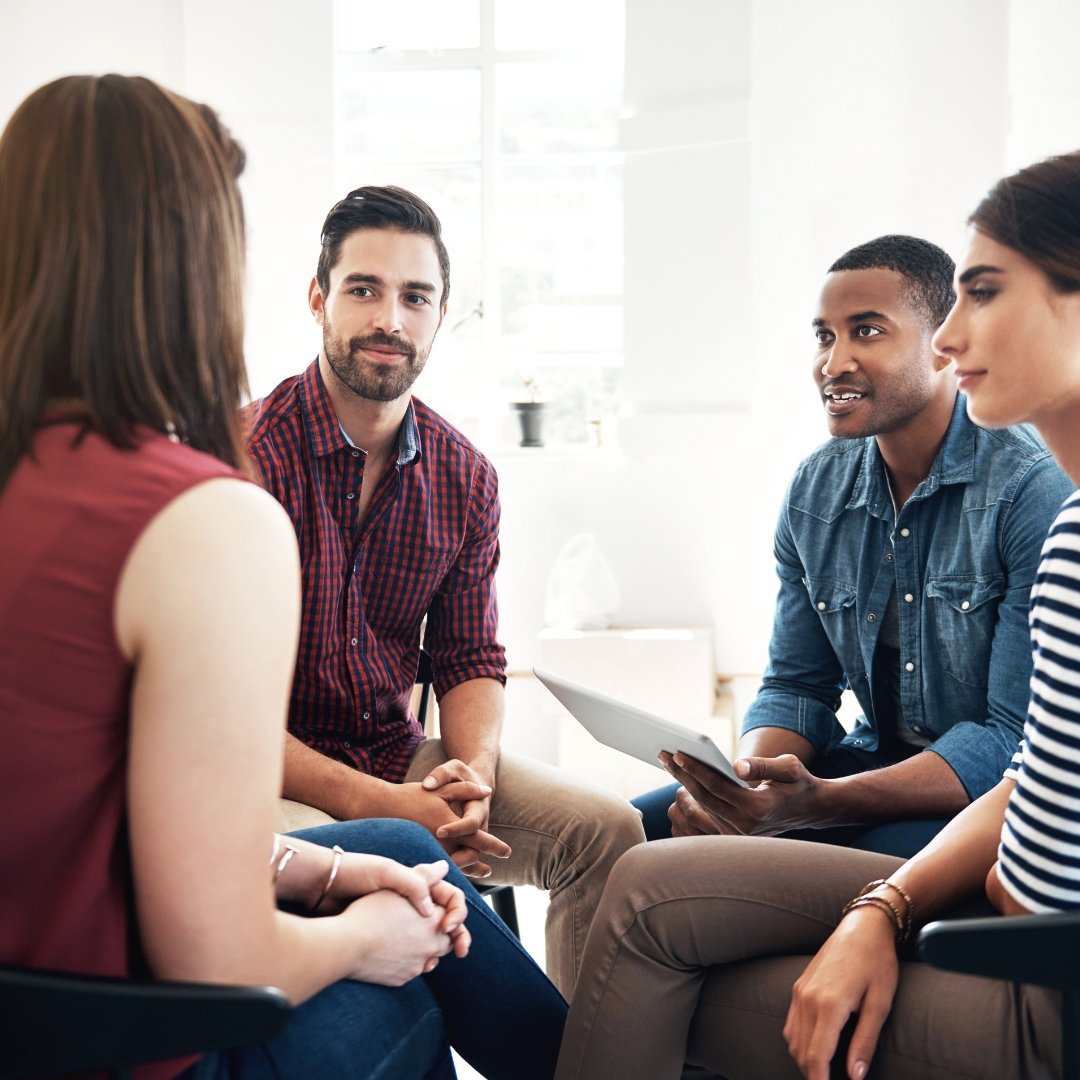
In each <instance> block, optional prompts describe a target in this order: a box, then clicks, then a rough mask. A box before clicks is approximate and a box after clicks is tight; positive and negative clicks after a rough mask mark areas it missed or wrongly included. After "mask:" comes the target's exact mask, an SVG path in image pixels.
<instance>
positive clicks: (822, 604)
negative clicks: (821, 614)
mask: <svg viewBox="0 0 1080 1080" xmlns="http://www.w3.org/2000/svg"><path fill="white" fill-rule="evenodd" d="M817 609H818V611H824V610H825V601H824V600H819V601H818V603H817Z"/></svg>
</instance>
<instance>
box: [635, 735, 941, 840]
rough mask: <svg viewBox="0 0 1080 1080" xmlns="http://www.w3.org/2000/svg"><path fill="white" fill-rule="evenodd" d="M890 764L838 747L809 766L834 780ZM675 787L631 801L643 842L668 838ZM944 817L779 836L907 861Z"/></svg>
mask: <svg viewBox="0 0 1080 1080" xmlns="http://www.w3.org/2000/svg"><path fill="white" fill-rule="evenodd" d="M890 764H892V761H890V760H884V759H880V755H872V754H868V753H866V752H862V751H858V750H852V749H849V748H847V747H840V748H838V749H836V750H834V751H833V752H832V753H831V754H826V755H825V757H823V758H820V759H818V760H817V761H813V762H811V763H810V765H809V769H810V771H811V772H812V773H813V774H814V775H815V776H820V777H824V778H828V779H835V778H836V777H839V776H852V775H854V774H855V773H860V772H865V771H867V770H868V769H872V768H880V767H881V766H883V765H890ZM679 787H680V785H679V784H667V785H666V786H665V787H662V788H657V789H656V790H655V791H649V792H646V793H645V794H644V795H639V796H638V797H637V798H636V799H633V800H632V802H633V804H634V806H636V807H637V808H638V809H639V810H640V811H641V819H642V824H643V825H644V826H645V839H646V840H667V839H670V837H671V822H670V821H669V820H668V816H667V812H668V807H669V806H670V805H671V804H672V803H673V802H674V801H675V792H676V791H678V790H679ZM948 820H949V819H948V818H911V819H908V820H906V821H887V822H883V823H882V824H880V825H835V826H833V827H831V828H828V829H792V831H791V832H786V833H783V834H782V835H783V836H785V837H787V838H788V839H790V840H813V841H815V842H816V843H819V844H837V845H839V846H842V847H849V848H857V849H858V850H859V851H877V852H880V853H881V854H882V855H895V856H897V857H898V858H901V859H910V858H911V856H912V855H914V854H915V853H916V852H918V851H921V850H922V849H923V848H924V847H926V845H927V844H929V843H930V841H931V840H933V838H934V837H935V836H937V834H938V833H939V832H940V831H941V830H942V829H943V828H944V827H945V825H946V824H947V822H948Z"/></svg>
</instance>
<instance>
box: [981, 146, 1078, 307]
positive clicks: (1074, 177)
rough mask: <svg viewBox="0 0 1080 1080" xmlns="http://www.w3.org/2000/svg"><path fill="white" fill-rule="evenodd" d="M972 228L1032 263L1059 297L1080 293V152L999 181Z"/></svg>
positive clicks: (982, 203)
mask: <svg viewBox="0 0 1080 1080" xmlns="http://www.w3.org/2000/svg"><path fill="white" fill-rule="evenodd" d="M968 223H969V224H971V225H974V226H975V228H976V229H978V230H979V232H982V233H986V235H987V236H989V237H991V239H993V240H996V241H997V242H998V243H999V244H1004V245H1005V246H1006V247H1009V248H1012V249H1013V250H1014V251H1017V252H1019V253H1020V254H1021V255H1023V256H1024V258H1025V259H1029V260H1030V261H1031V262H1033V263H1034V264H1035V265H1036V266H1038V267H1039V269H1040V270H1042V272H1043V273H1044V274H1046V276H1047V278H1048V279H1049V281H1050V283H1051V285H1053V287H1054V288H1055V289H1057V290H1058V292H1064V293H1068V292H1077V291H1080V151H1074V152H1073V153H1071V154H1061V155H1059V156H1057V157H1051V158H1047V159H1046V160H1045V161H1040V162H1038V163H1037V164H1035V165H1029V166H1028V167H1027V168H1026V169H1021V170H1020V171H1019V172H1017V173H1013V175H1012V176H1006V177H1005V178H1004V179H1003V180H999V181H998V182H997V183H996V184H995V185H994V186H993V187H992V188H991V189H990V191H989V192H988V193H987V195H986V196H985V197H984V198H983V201H982V202H981V203H979V205H978V206H977V207H976V208H975V213H973V214H972V215H971V217H970V218H968Z"/></svg>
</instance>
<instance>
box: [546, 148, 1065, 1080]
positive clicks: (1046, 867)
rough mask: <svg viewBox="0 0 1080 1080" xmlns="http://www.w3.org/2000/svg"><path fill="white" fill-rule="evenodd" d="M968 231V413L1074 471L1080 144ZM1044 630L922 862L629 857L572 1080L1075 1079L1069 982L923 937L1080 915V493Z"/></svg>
mask: <svg viewBox="0 0 1080 1080" xmlns="http://www.w3.org/2000/svg"><path fill="white" fill-rule="evenodd" d="M970 224H971V226H972V228H971V231H970V237H969V242H968V248H967V251H966V253H965V255H964V257H963V258H962V260H961V261H960V264H959V266H958V273H957V300H956V304H955V306H954V308H953V310H952V312H951V313H950V315H949V317H948V318H947V319H946V320H945V322H944V323H943V324H942V326H941V327H940V328H939V329H938V331H937V333H936V335H935V337H934V341H933V345H934V348H935V350H936V351H937V352H939V353H940V354H941V355H943V356H946V357H948V358H950V359H951V360H952V361H954V362H955V365H956V375H957V378H958V381H959V386H960V389H961V390H962V391H963V392H964V393H965V394H966V396H967V407H968V412H969V415H970V416H971V417H972V419H973V420H975V421H976V422H978V423H980V424H982V425H984V426H986V427H1004V426H1006V425H1009V424H1015V423H1019V422H1030V423H1032V424H1033V425H1034V426H1035V427H1036V428H1037V429H1038V431H1039V434H1040V435H1041V436H1042V437H1043V439H1044V440H1045V441H1046V443H1047V445H1048V446H1049V447H1050V449H1051V450H1052V452H1053V454H1054V456H1055V457H1056V458H1057V460H1058V462H1059V463H1060V464H1061V465H1062V467H1063V468H1064V470H1065V471H1066V472H1067V473H1068V475H1069V476H1070V477H1071V478H1072V479H1073V481H1074V482H1076V483H1080V152H1076V153H1072V154H1068V155H1064V156H1061V157H1056V158H1051V159H1049V160H1047V161H1044V162H1041V163H1039V164H1037V165H1034V166H1031V167H1030V168H1027V169H1024V170H1021V171H1020V172H1019V173H1017V174H1015V175H1014V176H1010V177H1007V178H1006V179H1004V180H1001V181H1000V182H999V183H998V184H997V185H996V186H995V187H994V188H993V189H992V190H991V191H990V193H989V194H988V195H987V196H986V197H985V198H984V199H983V201H982V202H981V203H980V204H979V206H978V208H977V209H976V211H975V213H974V214H973V215H972V216H971V218H970ZM974 509H977V508H974ZM1030 628H1031V639H1032V647H1033V653H1034V674H1033V676H1032V680H1031V704H1030V709H1029V714H1028V719H1027V723H1026V727H1025V733H1024V739H1023V742H1022V744H1021V747H1020V749H1019V751H1018V752H1017V754H1016V755H1015V757H1014V758H1013V761H1012V763H1011V765H1010V768H1009V769H1008V770H1007V772H1006V774H1005V776H1004V778H1003V779H1002V781H1001V783H1000V784H998V786H997V787H995V788H993V789H992V790H991V791H989V792H987V794H986V795H984V796H983V797H982V798H980V799H978V800H976V801H975V802H973V803H971V804H970V805H969V806H968V807H967V808H965V809H964V810H963V811H962V812H961V813H960V814H958V815H957V817H956V818H954V819H953V821H952V822H950V824H949V825H948V826H947V827H946V829H945V830H943V831H942V832H941V833H940V834H939V835H938V836H937V837H936V838H935V840H934V841H933V842H932V843H931V844H929V845H928V846H927V847H926V848H924V849H923V850H922V851H921V852H920V853H919V854H918V855H916V856H915V857H914V858H912V859H910V860H909V861H908V862H906V863H902V862H900V861H899V860H897V859H892V858H889V857H887V856H881V855H874V854H871V853H867V852H859V851H852V850H849V849H834V848H832V847H831V846H828V845H816V844H806V843H800V842H796V841H785V840H780V839H777V838H767V839H762V838H754V837H732V836H718V837H694V838H692V839H691V840H688V841H687V840H670V841H663V842H658V843H653V844H647V845H642V846H641V847H638V848H636V849H633V850H631V851H629V852H627V854H626V855H624V856H623V857H622V859H621V860H620V861H619V863H618V864H617V866H616V867H615V870H614V872H613V874H612V876H611V878H610V880H609V883H608V887H607V890H606V892H605V895H604V899H603V902H602V903H601V907H600V909H599V912H598V914H597V916H596V921H595V922H594V924H593V928H592V931H591V932H590V936H589V942H588V945H587V948H586V953H585V961H584V965H583V968H582V975H581V979H580V981H579V983H578V986H577V990H576V992H575V996H574V1000H573V1003H572V1006H571V1012H570V1019H569V1022H568V1026H567V1030H566V1035H565V1038H564V1041H563V1048H562V1053H561V1056H560V1059H559V1069H558V1072H557V1077H558V1078H559V1080H569V1078H571V1077H577V1078H584V1077H601V1076H614V1075H619V1076H626V1077H649V1078H650V1080H659V1078H662V1077H672V1078H675V1077H678V1076H680V1075H681V1071H682V1067H683V1063H684V1061H685V1062H689V1063H691V1064H692V1065H695V1066H697V1067H698V1068H700V1069H704V1070H705V1072H704V1074H703V1073H699V1072H695V1073H694V1075H721V1076H724V1077H727V1078H729V1080H736V1078H738V1077H747V1078H756V1077H764V1076H768V1077H770V1078H772V1077H785V1076H798V1075H800V1074H801V1075H802V1076H804V1077H808V1078H810V1080H826V1078H827V1077H829V1076H830V1075H835V1074H833V1073H831V1072H830V1068H831V1064H832V1062H833V1059H834V1058H835V1059H836V1065H837V1073H838V1074H839V1072H840V1070H841V1069H842V1070H843V1075H846V1076H848V1077H850V1078H851V1080H863V1078H864V1077H867V1076H869V1075H872V1076H873V1077H875V1078H879V1077H887V1078H889V1080H897V1078H912V1080H915V1078H919V1080H924V1078H927V1077H934V1078H946V1077H961V1076H963V1077H972V1076H995V1077H1002V1078H1004V1077H1015V1078H1018V1080H1020V1078H1022V1080H1033V1078H1036V1077H1054V1076H1059V1075H1060V1073H1061V1026H1060V1016H1061V1013H1060V999H1059V995H1058V994H1057V993H1056V992H1053V991H1050V990H1046V989H1044V988H1041V987H1034V986H1023V985H1013V984H1008V983H1005V982H1001V981H998V980H992V979H981V978H976V977H973V976H966V975H958V974H955V973H951V972H945V971H941V970H938V969H935V968H930V967H929V966H928V965H925V964H920V963H917V962H915V961H914V960H913V959H912V954H911V951H910V939H911V931H912V929H913V928H914V927H917V926H918V925H920V924H922V923H923V922H927V921H929V920H931V919H934V918H938V917H941V916H943V915H957V914H968V915H970V914H986V913H987V910H986V905H987V904H991V905H993V907H994V908H995V909H996V910H997V911H998V912H1000V913H1001V914H1003V915H1006V916H1008V915H1012V914H1020V913H1025V912H1055V911H1063V910H1068V909H1074V908H1080V494H1078V495H1074V496H1072V497H1071V498H1070V499H1068V500H1067V501H1066V503H1065V504H1064V506H1063V507H1062V509H1061V511H1060V513H1059V516H1058V517H1057V519H1056V521H1055V523H1054V525H1053V527H1052V529H1051V531H1050V534H1049V536H1048V538H1047V541H1046V544H1045V547H1044V549H1043V552H1042V556H1041V560H1040V566H1039V572H1038V576H1037V580H1036V584H1035V587H1034V589H1033V591H1032V604H1031V608H1030ZM687 771H689V773H690V779H689V780H688V781H687V782H686V786H687V788H688V790H689V791H690V794H691V795H695V794H696V791H695V781H696V778H695V777H694V775H693V763H692V762H688V770H687ZM686 844H691V845H693V846H692V848H687V847H685V846H680V845H686ZM706 845H709V846H706ZM868 880H869V884H866V885H864V884H863V883H864V882H867V881H868ZM980 907H982V908H983V910H982V911H980V910H979V909H980ZM789 1055H790V1056H789Z"/></svg>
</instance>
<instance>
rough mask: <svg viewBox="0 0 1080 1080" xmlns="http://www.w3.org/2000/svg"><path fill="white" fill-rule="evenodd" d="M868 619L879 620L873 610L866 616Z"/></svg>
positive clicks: (870, 620)
mask: <svg viewBox="0 0 1080 1080" xmlns="http://www.w3.org/2000/svg"><path fill="white" fill-rule="evenodd" d="M866 621H867V622H877V616H876V615H875V614H874V613H873V612H872V611H871V612H870V614H869V615H867V616H866Z"/></svg>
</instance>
